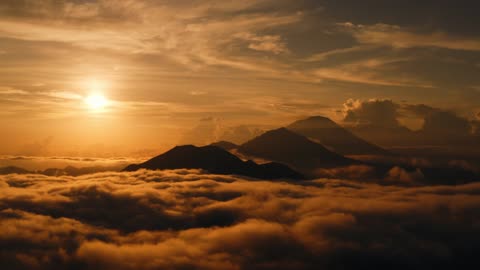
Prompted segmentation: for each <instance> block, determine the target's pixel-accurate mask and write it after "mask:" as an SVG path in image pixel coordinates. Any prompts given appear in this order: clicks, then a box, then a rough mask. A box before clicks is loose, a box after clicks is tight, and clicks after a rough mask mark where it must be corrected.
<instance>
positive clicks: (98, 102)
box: [85, 94, 108, 111]
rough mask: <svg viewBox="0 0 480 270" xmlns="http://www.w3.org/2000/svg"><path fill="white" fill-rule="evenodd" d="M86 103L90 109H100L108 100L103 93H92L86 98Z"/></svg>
mask: <svg viewBox="0 0 480 270" xmlns="http://www.w3.org/2000/svg"><path fill="white" fill-rule="evenodd" d="M85 103H86V104H87V105H88V107H89V108H90V109H92V110H95V111H98V110H102V109H104V108H105V107H106V106H107V105H108V100H107V99H106V98H105V97H104V96H103V95H102V94H91V95H89V96H87V97H86V98H85Z"/></svg>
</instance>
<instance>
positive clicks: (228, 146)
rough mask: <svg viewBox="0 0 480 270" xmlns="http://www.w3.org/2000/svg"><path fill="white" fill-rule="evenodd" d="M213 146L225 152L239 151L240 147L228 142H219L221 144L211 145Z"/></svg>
mask: <svg viewBox="0 0 480 270" xmlns="http://www.w3.org/2000/svg"><path fill="white" fill-rule="evenodd" d="M210 145H211V146H217V147H220V148H222V149H224V150H227V151H230V150H233V149H237V148H238V145H236V144H234V143H231V142H227V141H219V142H214V143H212V144H210Z"/></svg>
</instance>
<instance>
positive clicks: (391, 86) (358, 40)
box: [0, 0, 480, 156]
mask: <svg viewBox="0 0 480 270" xmlns="http://www.w3.org/2000/svg"><path fill="white" fill-rule="evenodd" d="M478 9H479V4H478V3H476V1H467V0H460V1H446V0H438V1H433V0H425V1H421V2H419V1H410V0H405V1H393V0H391V1H381V0H365V1H356V0H337V1H333V0H323V1H322V0H318V1H313V0H300V1H288V0H257V1H253V0H245V1H220V0H204V1H195V0H192V1H185V0H177V1H166V0H164V1H162V0H158V1H154V0H143V1H134V0H122V1H114V0H70V1H68V0H44V1H39V0H3V1H1V2H0V104H1V110H0V125H1V127H2V128H1V132H0V154H11V155H68V156H105V155H111V156H119V155H144V154H147V153H151V152H152V151H160V150H163V149H165V148H167V147H170V146H172V145H175V144H178V143H179V142H181V141H182V139H181V138H185V137H187V138H188V136H190V135H189V134H190V133H191V130H192V128H193V130H195V129H194V128H195V127H197V126H198V125H199V123H200V125H201V124H202V122H205V121H214V122H215V123H219V125H221V126H222V127H235V126H239V125H248V126H252V127H255V128H262V129H266V128H270V127H273V126H281V125H285V124H288V123H290V122H292V121H294V120H297V119H300V118H302V117H306V116H310V115H319V114H320V115H325V116H328V117H330V118H332V119H334V120H335V121H338V122H348V120H349V119H351V114H349V110H350V109H351V106H352V104H362V102H368V101H369V100H388V101H391V102H392V104H397V105H398V106H401V107H402V108H412V107H411V106H417V107H415V108H418V106H419V105H421V104H427V105H428V106H429V107H431V108H440V109H442V110H449V111H451V112H454V113H455V114H457V115H459V116H461V117H463V118H465V119H469V120H471V121H474V120H475V119H477V120H478V119H480V76H478V74H480V73H479V72H480V34H479V32H478V25H480V18H479V17H478V16H477V14H476V11H477V10H478ZM92 100H93V101H92ZM395 117H396V118H402V119H400V120H401V122H402V123H404V124H405V125H406V126H407V127H409V128H412V129H418V128H419V127H420V126H421V125H422V122H421V121H420V120H421V119H420V118H419V116H418V114H413V113H406V114H402V115H396V116H395ZM419 119H420V120H419ZM344 120H347V121H344ZM479 126H480V125H479ZM189 132H190V133H189Z"/></svg>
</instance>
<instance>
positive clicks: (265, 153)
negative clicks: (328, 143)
mask: <svg viewBox="0 0 480 270" xmlns="http://www.w3.org/2000/svg"><path fill="white" fill-rule="evenodd" d="M238 151H239V152H240V153H242V154H244V155H247V156H254V157H258V158H263V159H268V160H272V161H276V162H281V163H285V164H287V165H290V166H292V167H293V168H295V169H298V170H300V171H302V172H303V173H305V172H308V171H311V170H314V169H317V168H332V167H342V166H348V165H352V164H356V163H359V162H357V161H355V160H352V159H349V158H346V157H343V156H342V155H339V154H337V153H334V152H332V151H330V150H328V149H327V148H325V147H324V146H322V145H321V144H318V143H316V142H313V141H311V140H309V139H308V138H306V137H305V136H302V135H299V134H297V133H295V132H293V131H290V130H288V129H286V128H279V129H276V130H271V131H267V132H266V133H264V134H262V135H260V136H258V137H256V138H254V139H252V140H250V141H248V142H246V143H244V144H242V145H241V146H240V147H239V148H238Z"/></svg>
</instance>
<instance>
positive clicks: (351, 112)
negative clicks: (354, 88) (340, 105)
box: [344, 99, 399, 127]
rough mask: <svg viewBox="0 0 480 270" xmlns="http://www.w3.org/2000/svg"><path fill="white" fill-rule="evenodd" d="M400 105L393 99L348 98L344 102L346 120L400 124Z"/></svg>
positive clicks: (361, 122)
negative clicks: (361, 99)
mask: <svg viewBox="0 0 480 270" xmlns="http://www.w3.org/2000/svg"><path fill="white" fill-rule="evenodd" d="M398 107H399V106H398V105H397V104H396V103H394V102H393V101H392V100H379V99H372V100H368V101H364V102H361V101H358V100H348V101H347V102H346V103H344V110H345V119H344V121H345V122H350V123H360V124H373V125H381V126H388V127H390V126H398V120H397V118H398V111H397V110H398Z"/></svg>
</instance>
